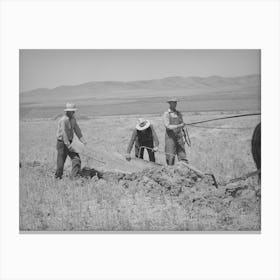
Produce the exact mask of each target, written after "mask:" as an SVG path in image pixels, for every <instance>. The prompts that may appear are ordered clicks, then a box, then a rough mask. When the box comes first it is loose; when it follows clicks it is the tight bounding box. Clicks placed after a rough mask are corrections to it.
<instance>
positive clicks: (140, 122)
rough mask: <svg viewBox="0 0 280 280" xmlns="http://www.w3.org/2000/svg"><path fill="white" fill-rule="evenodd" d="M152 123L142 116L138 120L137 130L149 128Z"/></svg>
mask: <svg viewBox="0 0 280 280" xmlns="http://www.w3.org/2000/svg"><path fill="white" fill-rule="evenodd" d="M150 125H151V123H150V122H149V121H148V120H145V119H142V118H140V119H139V120H138V124H137V125H136V129H137V130H145V129H147V128H148V127H149V126H150Z"/></svg>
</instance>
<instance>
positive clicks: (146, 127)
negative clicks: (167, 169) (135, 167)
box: [125, 118, 159, 162]
mask: <svg viewBox="0 0 280 280" xmlns="http://www.w3.org/2000/svg"><path fill="white" fill-rule="evenodd" d="M134 143H135V156H136V157H137V158H138V157H139V158H142V159H143V156H144V150H145V149H146V150H147V152H148V154H149V159H150V161H152V162H155V153H154V152H156V151H158V146H159V141H158V137H157V134H156V132H155V130H154V128H153V126H152V124H151V123H150V122H149V121H148V120H145V119H143V118H140V119H139V121H138V124H137V125H136V127H135V129H134V130H133V133H132V136H131V139H130V142H129V144H128V147H127V151H126V155H125V158H126V159H127V160H131V157H130V152H131V150H132V146H133V144H134Z"/></svg>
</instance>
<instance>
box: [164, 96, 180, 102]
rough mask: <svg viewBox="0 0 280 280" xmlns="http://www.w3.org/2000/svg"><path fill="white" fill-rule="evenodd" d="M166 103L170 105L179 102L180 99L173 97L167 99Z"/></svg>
mask: <svg viewBox="0 0 280 280" xmlns="http://www.w3.org/2000/svg"><path fill="white" fill-rule="evenodd" d="M166 102H167V103H169V102H178V99H177V98H175V97H172V98H169V99H167V101H166Z"/></svg>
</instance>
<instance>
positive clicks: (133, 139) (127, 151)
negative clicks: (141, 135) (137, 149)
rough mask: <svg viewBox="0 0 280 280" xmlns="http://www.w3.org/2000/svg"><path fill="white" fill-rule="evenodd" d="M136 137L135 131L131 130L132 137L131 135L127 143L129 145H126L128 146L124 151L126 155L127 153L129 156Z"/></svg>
mask: <svg viewBox="0 0 280 280" xmlns="http://www.w3.org/2000/svg"><path fill="white" fill-rule="evenodd" d="M136 137H137V131H136V129H134V130H133V133H132V135H131V139H130V141H129V144H128V146H127V150H126V153H127V154H130V152H131V150H132V147H133V144H134V142H135V140H136Z"/></svg>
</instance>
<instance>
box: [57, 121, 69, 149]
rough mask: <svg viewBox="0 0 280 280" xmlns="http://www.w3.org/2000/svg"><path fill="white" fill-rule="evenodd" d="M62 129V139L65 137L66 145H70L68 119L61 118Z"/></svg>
mask: <svg viewBox="0 0 280 280" xmlns="http://www.w3.org/2000/svg"><path fill="white" fill-rule="evenodd" d="M59 125H60V129H61V133H62V139H63V142H64V144H65V145H66V146H69V145H70V141H69V138H68V135H67V131H66V130H67V126H66V120H65V119H63V120H61V122H60V124H59Z"/></svg>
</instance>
